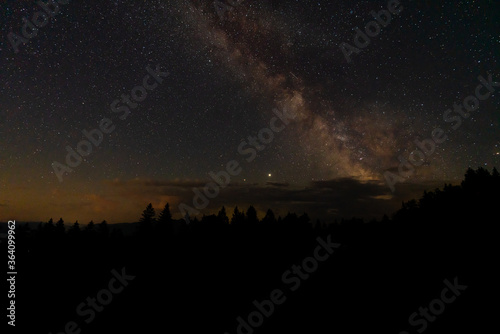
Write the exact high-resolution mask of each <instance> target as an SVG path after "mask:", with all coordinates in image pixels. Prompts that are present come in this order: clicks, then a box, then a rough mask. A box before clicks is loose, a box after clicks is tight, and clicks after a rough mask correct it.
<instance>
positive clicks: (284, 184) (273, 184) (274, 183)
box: [266, 181, 290, 187]
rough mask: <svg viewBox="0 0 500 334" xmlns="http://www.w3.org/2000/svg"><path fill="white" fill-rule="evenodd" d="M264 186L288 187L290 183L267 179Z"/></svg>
mask: <svg viewBox="0 0 500 334" xmlns="http://www.w3.org/2000/svg"><path fill="white" fill-rule="evenodd" d="M266 186H273V187H288V186H290V184H289V183H288V182H271V181H267V182H266Z"/></svg>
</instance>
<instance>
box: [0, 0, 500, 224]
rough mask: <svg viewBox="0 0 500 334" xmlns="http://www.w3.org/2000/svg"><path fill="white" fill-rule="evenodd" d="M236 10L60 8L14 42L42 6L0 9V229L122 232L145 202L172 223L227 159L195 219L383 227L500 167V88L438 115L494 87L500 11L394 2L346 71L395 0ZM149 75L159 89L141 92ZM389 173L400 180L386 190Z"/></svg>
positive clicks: (8, 4)
mask: <svg viewBox="0 0 500 334" xmlns="http://www.w3.org/2000/svg"><path fill="white" fill-rule="evenodd" d="M61 2H64V1H61ZM232 2H233V4H234V7H233V9H232V10H231V11H226V12H224V13H222V12H221V11H219V13H218V12H217V10H216V8H215V6H214V3H213V2H212V1H201V0H191V1H186V0H185V1H166V0H165V1H160V0H152V1H137V0H136V1H106V0H105V1H68V3H67V4H64V5H63V4H60V5H59V7H60V8H59V13H56V14H54V16H53V17H47V20H48V23H47V24H46V25H45V26H42V27H40V28H38V33H37V35H36V36H32V38H30V39H25V41H26V43H22V42H21V41H20V40H22V39H23V38H24V37H23V34H22V32H21V30H22V27H23V20H22V19H23V17H26V18H28V19H29V20H30V21H31V20H32V19H33V15H34V13H36V12H38V11H40V10H42V9H41V8H40V7H39V6H38V5H36V1H14V0H7V1H5V0H4V1H2V2H1V20H0V26H1V29H2V30H1V38H0V92H1V94H0V220H8V219H17V220H20V221H40V220H44V221H46V220H47V219H49V218H50V217H53V218H54V219H58V218H59V217H63V218H64V219H65V220H66V221H69V222H74V221H75V220H79V221H80V222H82V223H86V222H88V221H90V220H91V219H93V220H94V221H101V220H103V219H106V220H107V221H108V222H110V223H116V222H131V221H136V220H137V219H138V218H139V217H140V213H141V211H142V210H143V209H144V208H145V207H146V205H147V204H148V203H150V202H151V203H152V204H153V206H154V207H155V208H157V209H159V208H162V207H163V205H165V203H167V202H169V203H170V205H171V207H172V213H173V215H174V218H180V217H181V216H182V215H181V213H180V212H179V209H178V207H179V204H181V203H185V204H186V205H189V206H191V207H193V197H194V196H195V192H193V188H196V189H199V190H200V191H203V187H204V186H205V184H206V183H207V182H209V181H210V180H211V179H210V176H209V173H210V172H213V173H218V172H219V171H222V170H226V166H227V164H228V162H230V161H233V160H235V161H237V162H238V163H239V168H240V169H241V170H240V172H239V173H237V175H234V176H231V180H230V183H229V185H228V186H227V187H225V188H223V189H220V191H219V194H218V195H217V196H215V197H214V198H211V199H209V204H208V206H206V207H204V208H203V209H200V210H197V211H198V212H199V216H201V215H203V214H211V213H214V212H216V211H218V209H219V208H220V207H221V206H222V205H225V206H226V208H227V209H228V212H229V213H232V209H233V208H234V206H235V205H238V206H240V207H243V208H244V209H246V208H247V207H248V206H249V205H251V204H252V205H254V206H255V207H256V208H257V210H258V213H259V216H260V217H261V218H262V217H263V215H264V212H265V210H267V208H269V207H270V208H273V209H274V210H275V212H276V213H277V214H281V215H283V214H286V212H288V211H295V212H297V213H298V214H301V213H302V212H304V211H306V212H308V213H309V216H311V217H312V218H321V219H325V220H327V221H333V219H335V218H339V219H340V218H341V217H345V218H350V217H352V216H357V217H365V218H371V217H376V218H380V217H381V216H382V215H383V214H384V213H388V214H390V213H392V212H393V211H395V210H396V209H398V208H399V206H400V205H401V201H402V200H408V199H411V198H414V197H418V196H419V195H421V193H422V192H423V190H424V189H429V190H433V189H434V188H436V187H442V186H443V184H444V183H445V182H451V183H458V182H459V181H460V180H461V179H462V178H463V174H464V173H465V170H466V169H467V168H468V167H469V166H470V167H473V168H477V167H480V166H481V167H486V168H489V169H492V168H493V166H497V167H498V166H499V165H500V132H499V126H500V108H499V106H500V96H499V94H498V93H497V91H498V90H500V87H498V85H497V86H495V85H494V84H491V85H490V88H491V91H490V90H488V89H487V88H486V87H483V88H482V89H480V90H479V91H480V92H481V94H483V96H485V95H488V97H487V98H484V99H483V100H481V102H480V105H479V108H478V109H477V110H473V111H471V112H470V113H468V114H467V117H466V118H465V117H463V118H460V117H458V116H457V115H459V113H457V112H455V111H453V112H451V113H448V114H447V113H446V111H447V110H448V109H453V108H454V104H455V103H457V104H458V103H459V104H461V103H462V102H463V100H464V99H465V98H467V97H468V96H470V95H474V94H475V91H476V88H477V86H478V85H479V84H481V82H480V80H479V79H478V77H479V76H482V77H483V78H484V80H486V82H487V81H488V76H490V77H491V78H492V81H493V82H496V81H500V68H499V64H498V61H497V57H498V56H499V55H500V36H499V33H500V2H498V1H493V0H488V1H486V0H485V1H410V0H402V1H401V2H400V4H399V6H398V7H397V8H398V10H399V11H400V13H399V14H392V15H391V21H390V22H389V23H387V24H386V27H383V28H382V29H381V31H380V33H379V34H378V35H377V36H375V37H369V38H370V42H369V44H368V45H367V46H366V47H364V48H362V49H361V48H359V53H352V54H351V55H350V58H351V61H350V62H349V61H348V60H347V59H346V57H345V55H344V53H343V51H342V48H341V45H342V43H348V44H349V45H350V46H352V47H353V48H354V47H356V45H355V42H354V37H355V35H356V31H355V28H356V27H358V28H360V29H361V30H362V31H365V25H366V24H367V23H368V22H370V21H372V20H374V17H373V16H372V15H371V14H370V12H371V11H377V12H379V11H381V10H385V9H387V8H388V1H333V0H328V1H323V0H319V1H318V0H316V1H307V0H300V1H281V0H280V1H272V0H262V1H250V0H246V1H239V2H238V1H232ZM389 2H392V1H389ZM42 19H43V17H42V18H41V19H40V20H42ZM43 23H44V22H42V25H43ZM372 26H373V25H372ZM31 32H32V31H31ZM12 34H16V36H18V37H17V38H18V39H20V40H17V41H16V42H15V43H17V44H18V45H17V46H16V47H14V46H13V44H15V43H12V40H13V36H14V35H12ZM344 45H345V44H344ZM15 49H17V51H18V52H15ZM157 66H159V71H160V72H161V74H160V75H158V73H156V76H157V80H156V79H155V78H154V76H151V73H152V72H154V71H155V69H156V68H157ZM148 69H149V70H148ZM167 72H168V75H167V74H166V73H167ZM147 75H149V79H147V80H146V84H148V85H150V87H152V86H154V87H155V88H153V89H151V90H145V89H142V90H141V89H139V90H134V91H133V89H134V87H137V86H141V85H143V83H144V78H145V76H147ZM493 91H494V92H493ZM144 92H146V94H147V96H145V95H141V94H143V93H144ZM122 95H123V96H124V97H122ZM130 95H134V96H135V97H136V98H138V99H139V100H141V101H140V102H135V101H133V100H131V98H130ZM125 99H128V103H127V102H126V101H127V100H125ZM115 101H117V102H116V103H115V104H114V107H115V108H114V110H113V108H112V107H111V105H112V104H113V103H114V102H115ZM118 108H122V109H120V111H118V110H117V109H118ZM125 110H128V111H129V112H126V111H125ZM284 112H285V114H286V115H288V116H287V117H288V118H287V117H284V116H281V117H282V118H283V117H284V120H285V121H283V120H281V119H279V118H277V117H276V115H277V114H278V115H282V114H283V113H284ZM446 115H447V117H448V120H447V121H446V120H445V118H446ZM464 115H465V114H464ZM453 117H455V120H454V121H451V119H452V118H453ZM103 119H105V120H106V119H107V120H108V123H107V124H105V126H104V128H106V129H108V130H110V129H113V130H112V131H111V132H110V133H103V136H102V140H101V141H100V144H99V145H98V146H95V145H92V152H91V153H90V154H88V155H87V156H85V157H83V160H82V162H81V164H80V165H78V166H76V167H71V170H72V171H71V172H69V173H61V175H59V177H58V176H57V175H56V174H57V173H56V172H55V169H54V166H55V165H56V166H59V167H60V166H63V165H66V164H67V162H66V155H67V153H68V152H67V146H69V147H71V148H72V149H73V150H75V151H76V150H77V145H78V143H79V142H81V141H82V140H87V139H86V137H85V136H84V134H83V133H82V131H84V130H85V131H87V132H90V131H92V130H93V129H99V127H100V125H101V126H102V123H101V122H102V121H101V120H103ZM111 122H112V123H111ZM458 122H461V123H460V124H458ZM105 123H106V122H105ZM270 123H272V124H273V125H272V124H270ZM285 123H288V124H285ZM271 126H273V127H274V128H275V129H278V128H279V129H280V131H279V132H275V131H272V130H262V129H265V128H268V129H269V128H270V127H271ZM436 128H439V129H442V130H443V135H442V136H444V135H446V136H447V140H446V141H444V142H442V143H439V144H436V146H435V149H434V150H433V151H434V152H433V153H432V154H429V155H428V156H426V157H425V159H424V161H422V163H421V164H420V166H417V167H415V168H414V171H413V172H412V173H407V175H404V176H405V177H403V176H400V174H399V172H398V166H399V165H400V161H399V160H398V157H400V156H401V157H405V158H408V157H409V156H410V152H412V151H414V150H415V149H416V147H417V146H416V144H415V140H417V139H418V140H426V139H429V138H432V133H433V130H434V129H436ZM454 128H456V129H454ZM108 132H109V131H108ZM259 133H260V134H261V137H262V138H264V139H265V140H266V141H267V142H266V143H264V142H263V141H260V139H259ZM249 136H250V137H253V138H255V137H257V139H254V141H253V143H254V144H252V143H251V141H252V139H249ZM270 136H271V137H270ZM95 138H98V137H95ZM255 140H256V141H257V142H255ZM240 145H241V146H240ZM86 149H87V147H86V148H83V150H84V151H85V150H86ZM239 151H240V152H239ZM253 151H255V152H258V153H257V155H256V156H255V157H253V153H251V152H253ZM242 152H244V153H243V154H241V153H242ZM252 158H253V159H252ZM247 160H251V161H247ZM55 162H57V164H55ZM59 164H60V165H59ZM65 168H70V167H65ZM388 172H390V173H389V174H388ZM391 173H392V174H391ZM387 175H393V176H394V175H399V176H397V177H398V178H401V179H399V181H400V182H398V183H397V184H395V191H394V192H393V191H391V189H390V187H389V186H388V182H387V180H386V177H387Z"/></svg>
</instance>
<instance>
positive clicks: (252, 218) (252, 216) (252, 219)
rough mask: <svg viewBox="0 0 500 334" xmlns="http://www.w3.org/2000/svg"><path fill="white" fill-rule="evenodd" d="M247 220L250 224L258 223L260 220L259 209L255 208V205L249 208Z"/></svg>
mask: <svg viewBox="0 0 500 334" xmlns="http://www.w3.org/2000/svg"><path fill="white" fill-rule="evenodd" d="M247 222H248V223H249V224H257V223H258V222H259V218H257V210H255V208H254V207H253V205H250V207H249V208H248V210H247Z"/></svg>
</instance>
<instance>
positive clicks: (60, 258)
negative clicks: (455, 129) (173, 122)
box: [16, 168, 500, 334]
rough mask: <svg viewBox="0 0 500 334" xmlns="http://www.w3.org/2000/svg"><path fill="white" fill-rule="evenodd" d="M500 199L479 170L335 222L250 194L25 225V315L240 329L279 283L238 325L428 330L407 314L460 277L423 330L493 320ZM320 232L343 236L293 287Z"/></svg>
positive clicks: (140, 326) (497, 185)
mask: <svg viewBox="0 0 500 334" xmlns="http://www.w3.org/2000/svg"><path fill="white" fill-rule="evenodd" d="M499 204H500V176H499V173H498V171H497V170H496V169H493V171H492V172H491V173H490V172H489V171H488V170H486V169H483V168H479V169H477V170H473V169H468V170H467V171H466V173H465V177H464V180H463V181H462V182H461V184H460V185H451V184H445V185H444V188H443V189H435V190H434V191H429V192H424V194H423V196H422V197H421V198H420V199H418V200H410V201H408V202H403V203H402V207H401V209H399V210H398V211H397V212H395V213H394V214H393V215H392V216H390V217H389V216H387V215H385V216H384V217H383V218H382V219H380V220H372V221H369V222H365V221H363V220H362V219H358V218H352V219H342V220H341V221H338V222H335V223H331V224H325V223H324V222H319V221H316V222H312V221H311V220H310V218H309V216H308V215H307V214H306V213H304V214H301V215H297V214H295V213H288V214H287V215H286V216H284V217H281V216H278V217H276V216H275V214H274V213H273V211H272V210H271V209H269V210H268V211H267V213H266V214H265V216H264V217H258V215H257V211H256V210H255V208H254V207H253V206H250V207H249V208H247V209H246V210H242V209H240V208H238V207H236V208H235V209H234V212H232V213H227V212H226V209H225V208H224V207H222V208H221V210H220V211H219V212H218V214H216V215H215V214H214V215H207V216H203V217H202V218H201V219H196V218H194V219H192V220H191V221H190V223H189V224H187V223H186V222H185V221H184V220H174V219H172V215H171V212H170V206H169V204H167V205H165V207H164V208H162V209H161V210H158V211H155V209H154V208H153V207H152V205H151V204H150V205H148V206H147V208H146V209H145V210H144V211H143V213H142V216H141V219H140V221H138V222H137V223H134V224H133V225H134V233H124V232H123V230H122V229H120V228H117V227H114V226H113V225H112V224H108V223H107V222H106V221H103V222H101V223H94V222H90V223H88V224H86V225H80V224H79V223H78V222H75V223H73V224H71V225H70V226H68V227H67V223H66V222H65V221H64V220H63V219H62V218H61V219H59V220H58V221H57V222H56V223H54V221H53V220H52V219H50V220H49V221H48V222H43V223H40V224H39V225H38V226H37V227H36V228H30V227H29V226H28V225H21V226H19V227H18V228H17V231H16V238H17V239H16V243H17V251H16V252H17V253H16V262H17V266H18V272H19V275H18V276H17V287H16V289H17V291H18V292H19V293H18V295H17V297H16V298H17V300H16V307H17V321H16V327H19V329H20V330H21V331H22V332H23V333H24V332H25V330H36V332H37V333H49V332H51V333H54V334H55V333H60V332H64V327H65V324H66V323H67V322H69V321H75V322H76V323H78V325H79V328H80V329H81V333H123V332H127V333H128V332H130V333H150V332H151V333H153V332H167V333H168V332H177V333H180V332H182V333H195V332H205V333H219V334H223V333H225V332H227V333H230V334H233V333H238V330H237V327H238V321H237V318H238V317H242V318H243V319H247V316H248V315H249V314H250V313H251V312H252V311H255V310H256V307H255V305H254V304H253V301H254V300H257V301H263V300H268V299H269V298H270V292H271V291H273V290H275V289H281V290H282V291H283V292H284V293H285V296H286V301H285V302H284V303H283V304H281V305H275V308H274V312H273V314H272V315H271V316H269V317H266V318H265V319H264V322H263V324H262V325H261V326H259V327H258V328H255V329H252V331H248V330H247V329H240V331H241V332H242V333H247V334H249V333H250V332H254V333H289V332H294V333H295V332H297V333H298V332H303V333H364V332H384V333H400V332H401V331H408V332H409V333H418V332H417V331H416V330H415V329H418V328H420V326H418V327H411V326H410V325H409V323H408V318H409V316H410V315H411V314H412V313H414V312H417V311H418V309H419V307H428V305H429V302H431V301H432V300H433V299H436V298H439V297H440V292H441V290H442V289H443V287H444V284H443V281H444V280H445V279H448V280H450V281H453V279H454V278H455V277H458V281H459V282H460V284H463V285H466V286H467V289H466V290H465V291H464V292H462V294H461V296H460V297H459V298H457V299H456V301H454V302H453V303H452V304H447V305H446V309H445V311H444V312H443V313H442V314H441V315H439V316H437V319H435V320H434V321H428V326H427V328H426V329H425V332H426V333H455V332H458V331H461V332H466V331H468V332H470V333H476V332H477V333H479V332H486V331H485V329H486V328H488V327H487V326H488V321H491V320H493V319H495V317H496V312H495V310H494V309H493V307H490V306H488V304H487V303H485V300H487V299H488V298H490V296H491V295H492V291H493V290H494V289H496V282H494V278H496V275H495V270H494V269H493V267H494V266H496V263H497V262H496V259H497V257H496V255H497V254H498V243H497V241H496V239H497V235H496V233H495V232H496V228H495V227H496V225H497V224H498V223H499V221H500V220H499V217H500V214H499V210H498V206H499ZM360 212H362V208H360ZM318 237H319V238H322V240H327V239H328V238H331V240H332V242H335V243H338V244H340V247H338V249H336V250H335V252H334V253H333V254H331V256H330V257H329V258H328V259H327V260H325V261H324V262H321V263H320V264H319V265H318V269H317V270H315V271H314V272H313V273H311V274H309V275H308V278H307V279H304V280H303V281H302V282H301V284H300V287H299V288H298V289H297V290H296V291H293V292H292V291H291V290H290V289H289V288H288V286H287V285H286V284H284V283H283V281H282V275H283V273H284V272H286V271H287V270H289V269H290V268H291V267H292V266H293V265H300V264H301V263H302V261H303V259H304V258H306V257H309V256H312V254H313V251H314V250H315V247H317V245H318V241H317V240H318ZM122 268H126V272H127V273H128V274H130V275H133V276H135V279H134V280H133V281H131V282H130V283H129V285H128V286H127V287H126V288H125V289H123V291H121V292H120V293H118V294H116V295H114V297H113V300H112V302H111V303H110V304H109V305H106V306H104V309H103V310H102V311H101V312H96V316H95V319H93V321H92V322H90V323H88V324H87V323H85V321H84V319H85V318H84V317H81V316H79V315H78V314H77V313H76V308H77V305H79V304H80V303H81V302H84V301H85V300H86V298H87V297H91V296H94V297H95V296H96V294H97V293H98V292H99V291H100V290H101V289H103V288H106V287H107V286H108V282H109V280H110V279H111V277H112V274H111V270H113V269H115V270H116V271H118V272H120V270H121V269H122ZM495 281H496V280H495Z"/></svg>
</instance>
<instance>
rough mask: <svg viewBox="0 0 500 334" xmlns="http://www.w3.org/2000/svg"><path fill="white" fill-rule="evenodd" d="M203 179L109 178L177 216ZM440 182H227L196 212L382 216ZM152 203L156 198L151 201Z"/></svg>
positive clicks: (128, 194) (120, 192)
mask: <svg viewBox="0 0 500 334" xmlns="http://www.w3.org/2000/svg"><path fill="white" fill-rule="evenodd" d="M206 182H207V181H198V180H196V181H192V180H176V181H157V180H156V181H155V180H139V179H134V180H128V181H127V180H122V181H118V180H114V181H111V182H107V183H108V184H109V185H111V186H112V187H111V191H112V192H113V191H116V194H117V196H120V197H124V198H123V199H124V200H125V199H128V200H139V199H140V200H141V201H142V202H144V203H146V202H147V203H149V202H151V203H153V205H154V206H155V208H158V209H159V208H161V207H162V206H163V205H165V203H166V202H167V201H168V202H169V203H170V204H171V207H172V208H173V211H172V213H173V214H174V217H176V218H180V217H181V214H180V212H178V211H177V207H178V205H179V204H180V203H185V204H187V205H189V206H192V207H193V206H194V204H193V197H194V193H193V190H192V189H193V187H196V188H198V189H200V190H201V191H203V187H204V185H205V184H206ZM443 184H444V182H442V181H433V182H426V183H419V184H414V183H402V184H401V185H400V186H399V188H398V196H397V197H396V196H395V195H394V194H392V193H391V192H390V190H389V189H388V187H387V186H386V185H385V184H384V183H382V182H380V181H364V180H359V179H356V178H349V177H344V178H337V179H332V180H324V181H313V182H311V183H310V184H309V185H308V186H307V187H295V186H291V185H290V184H289V183H286V182H266V183H265V184H257V183H254V184H246V183H231V184H230V185H229V186H227V187H226V188H224V189H220V192H219V195H218V196H217V197H215V198H213V199H210V202H209V205H208V206H207V207H206V208H205V209H203V210H200V215H203V214H205V215H209V214H212V213H216V212H217V211H218V210H219V209H220V208H221V207H222V206H225V207H226V208H227V209H228V212H229V215H230V214H231V210H230V209H231V208H234V207H235V206H239V207H240V208H247V207H248V206H250V205H253V206H254V207H256V208H257V210H258V212H259V213H260V214H261V215H262V214H263V213H264V212H265V211H266V210H267V209H268V208H271V209H273V210H274V211H275V213H276V214H280V215H286V213H287V212H296V213H303V212H307V213H308V214H309V216H310V217H312V218H314V219H316V218H320V219H322V220H327V221H333V219H335V218H351V217H353V216H355V217H362V218H366V219H371V218H381V217H382V216H383V215H384V214H388V215H391V214H392V213H394V212H395V211H396V210H398V209H399V208H400V207H401V202H402V201H403V200H410V199H413V198H419V197H421V195H422V194H423V191H424V190H434V189H435V188H437V187H442V186H443ZM155 203H156V204H155Z"/></svg>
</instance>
